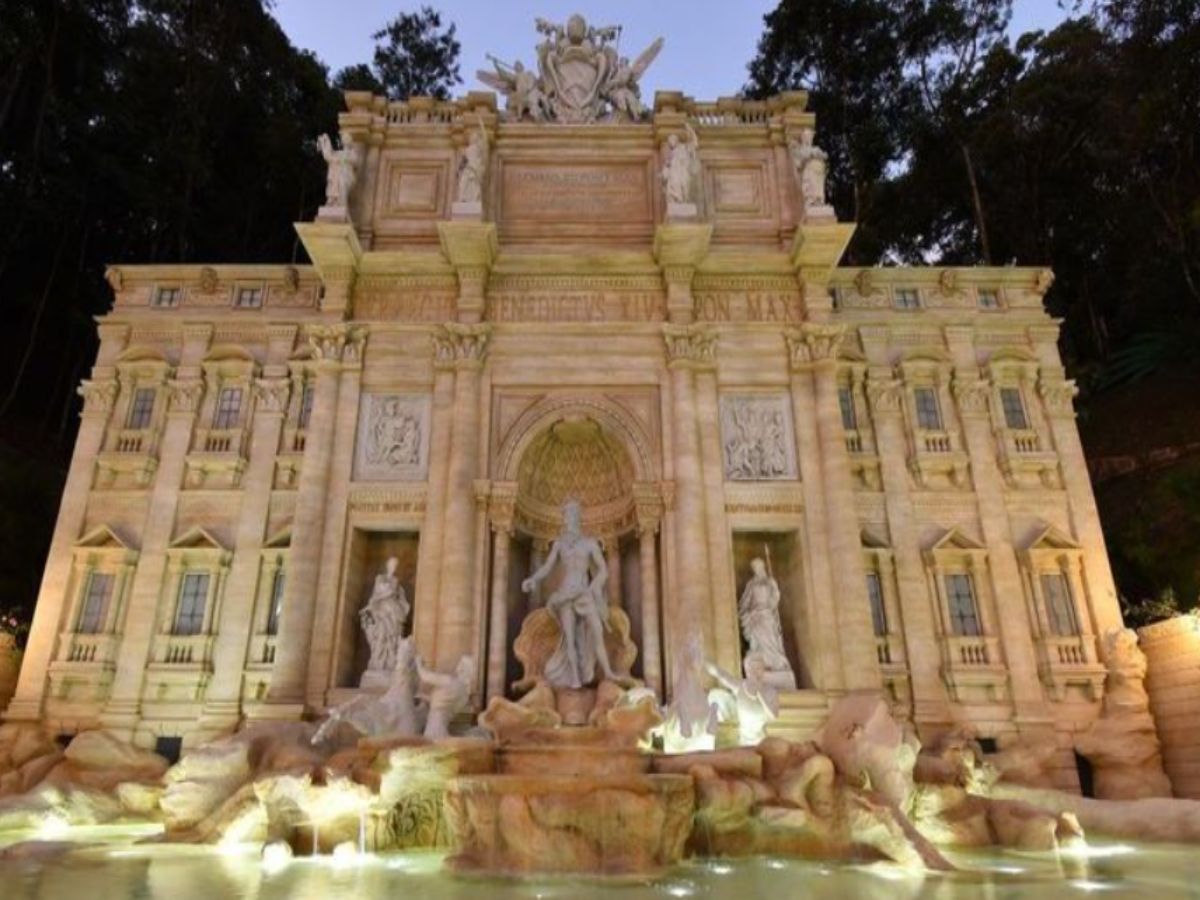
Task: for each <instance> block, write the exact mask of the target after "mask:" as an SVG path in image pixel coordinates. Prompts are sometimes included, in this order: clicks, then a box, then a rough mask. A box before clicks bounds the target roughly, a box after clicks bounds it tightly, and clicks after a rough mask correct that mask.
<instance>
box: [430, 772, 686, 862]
mask: <svg viewBox="0 0 1200 900" xmlns="http://www.w3.org/2000/svg"><path fill="white" fill-rule="evenodd" d="M694 805H695V798H694V793H693V786H692V779H691V778H690V777H688V776H686V775H611V776H578V775H546V774H541V775H528V774H508V775H482V776H468V777H461V778H455V779H452V780H451V781H450V782H449V783H448V785H447V790H446V796H445V814H446V818H447V821H448V824H449V825H450V831H451V844H452V847H453V854H452V855H451V857H450V858H449V859H448V860H447V862H448V864H449V865H450V866H451V867H452V868H454V869H457V870H460V871H474V872H488V873H506V874H524V873H535V872H536V873H571V874H605V875H654V874H658V873H660V872H662V871H663V870H665V869H666V868H667V867H669V866H672V865H675V864H676V863H678V862H679V861H680V860H681V859H682V857H683V851H684V844H685V843H686V841H687V837H688V834H689V833H690V831H691V826H692V812H693V808H694Z"/></svg>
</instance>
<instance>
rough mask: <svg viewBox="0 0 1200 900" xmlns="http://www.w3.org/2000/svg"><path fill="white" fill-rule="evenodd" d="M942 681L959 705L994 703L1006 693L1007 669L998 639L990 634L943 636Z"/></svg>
mask: <svg viewBox="0 0 1200 900" xmlns="http://www.w3.org/2000/svg"><path fill="white" fill-rule="evenodd" d="M940 642H941V649H942V678H943V680H945V682H946V686H947V687H948V688H949V689H950V694H951V696H952V697H953V698H954V699H955V700H956V701H958V702H960V703H966V702H976V703H978V702H985V703H986V702H996V701H1000V700H1003V699H1004V698H1005V695H1006V694H1007V678H1008V670H1007V668H1006V667H1005V665H1004V662H1003V657H1002V656H1001V653H1000V639H999V638H998V637H993V636H991V635H958V634H951V635H943V636H942V638H941V641H940Z"/></svg>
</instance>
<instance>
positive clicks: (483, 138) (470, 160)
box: [455, 124, 488, 205]
mask: <svg viewBox="0 0 1200 900" xmlns="http://www.w3.org/2000/svg"><path fill="white" fill-rule="evenodd" d="M487 166H488V136H487V132H486V131H484V130H483V125H482V124H480V126H479V131H477V132H475V133H473V134H472V135H471V137H470V139H469V140H468V141H467V147H466V149H465V150H464V151H463V156H462V161H461V162H460V163H459V165H458V194H457V198H456V201H455V202H456V203H460V204H472V205H478V204H480V203H482V202H483V186H484V181H485V180H486V178H487Z"/></svg>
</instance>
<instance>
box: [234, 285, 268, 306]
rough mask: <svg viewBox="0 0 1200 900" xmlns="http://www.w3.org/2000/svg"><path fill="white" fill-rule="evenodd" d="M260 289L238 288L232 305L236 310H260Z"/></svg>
mask: <svg viewBox="0 0 1200 900" xmlns="http://www.w3.org/2000/svg"><path fill="white" fill-rule="evenodd" d="M262 293H263V292H262V288H260V287H240V288H238V289H237V295H236V297H235V298H234V301H233V305H234V306H236V307H237V308H238V309H262Z"/></svg>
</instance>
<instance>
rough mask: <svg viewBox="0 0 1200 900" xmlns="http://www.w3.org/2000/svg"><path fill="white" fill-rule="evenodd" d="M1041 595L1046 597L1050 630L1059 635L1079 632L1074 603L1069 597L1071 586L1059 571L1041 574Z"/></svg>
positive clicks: (1068, 635)
mask: <svg viewBox="0 0 1200 900" xmlns="http://www.w3.org/2000/svg"><path fill="white" fill-rule="evenodd" d="M1042 596H1044V597H1045V598H1046V618H1047V619H1049V620H1050V630H1051V631H1052V632H1054V633H1055V634H1057V635H1059V636H1061V637H1070V636H1072V635H1076V634H1079V619H1078V618H1077V617H1076V615H1075V603H1074V602H1073V601H1072V599H1071V586H1070V585H1069V584H1068V583H1067V577H1066V576H1065V575H1063V574H1062V573H1061V572H1047V573H1046V574H1045V575H1043V576H1042Z"/></svg>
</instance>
